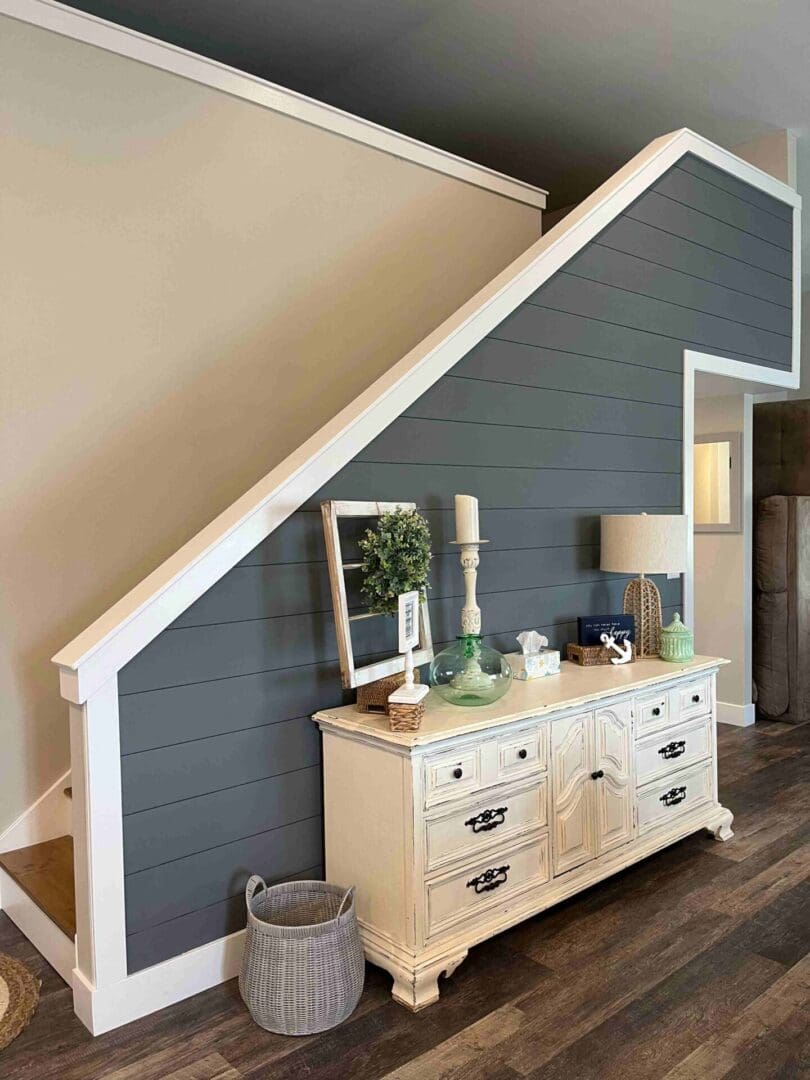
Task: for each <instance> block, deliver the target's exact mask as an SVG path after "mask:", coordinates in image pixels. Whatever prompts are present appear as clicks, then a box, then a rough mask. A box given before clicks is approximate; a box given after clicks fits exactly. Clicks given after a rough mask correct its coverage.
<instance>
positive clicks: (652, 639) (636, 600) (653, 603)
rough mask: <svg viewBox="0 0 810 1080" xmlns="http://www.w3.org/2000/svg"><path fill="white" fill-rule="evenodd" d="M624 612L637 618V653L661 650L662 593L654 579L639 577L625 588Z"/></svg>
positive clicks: (654, 652)
mask: <svg viewBox="0 0 810 1080" xmlns="http://www.w3.org/2000/svg"><path fill="white" fill-rule="evenodd" d="M624 613H625V615H632V616H633V618H634V619H635V620H636V655H637V656H639V657H644V656H658V654H659V652H660V651H661V594H660V593H659V591H658V587H657V585H656V584H655V582H654V581H650V579H649V578H645V577H637V578H634V579H633V581H631V582H630V583H629V585H628V586H627V588H626V589H625V590H624Z"/></svg>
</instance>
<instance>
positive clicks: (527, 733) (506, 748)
mask: <svg viewBox="0 0 810 1080" xmlns="http://www.w3.org/2000/svg"><path fill="white" fill-rule="evenodd" d="M547 768H548V725H547V724H540V725H538V726H537V727H533V728H528V729H527V730H524V731H518V732H514V731H513V732H512V733H511V734H509V735H502V736H501V737H500V738H499V739H498V779H499V780H513V779H518V778H519V777H521V776H529V775H531V774H533V773H537V772H544V771H545V770H546V769H547Z"/></svg>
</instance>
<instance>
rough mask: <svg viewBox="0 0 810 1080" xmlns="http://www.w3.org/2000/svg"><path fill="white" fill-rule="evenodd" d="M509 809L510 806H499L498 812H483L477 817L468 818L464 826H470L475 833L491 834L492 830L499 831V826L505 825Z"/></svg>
mask: <svg viewBox="0 0 810 1080" xmlns="http://www.w3.org/2000/svg"><path fill="white" fill-rule="evenodd" d="M508 809H509V807H508V806H499V807H498V808H497V810H482V811H481V813H480V814H476V815H475V817H471V818H467V820H466V821H465V822H464V824H465V825H469V826H470V828H471V829H472V831H473V832H474V833H480V832H490V831H491V830H492V829H497V828H498V826H499V825H503V823H504V822H505V821H506V812H507V810H508Z"/></svg>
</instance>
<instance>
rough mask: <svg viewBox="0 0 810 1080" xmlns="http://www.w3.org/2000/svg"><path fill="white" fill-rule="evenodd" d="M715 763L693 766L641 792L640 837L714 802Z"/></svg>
mask: <svg viewBox="0 0 810 1080" xmlns="http://www.w3.org/2000/svg"><path fill="white" fill-rule="evenodd" d="M712 784H713V773H712V763H711V761H707V762H705V763H704V764H702V765H693V766H692V768H690V769H684V770H683V771H682V772H677V773H672V774H671V775H669V776H666V777H664V778H663V779H662V780H657V781H656V782H655V783H653V784H648V785H647V786H646V787H644V788H641V789H640V790H639V792H638V795H637V797H638V832H639V836H642V835H643V834H644V833H646V832H649V831H650V830H651V829H655V828H658V827H660V826H663V825H666V824H668V823H669V822H670V821H672V820H674V819H676V818H679V817H683V816H685V815H686V814H689V813H691V811H692V810H695V809H696V808H697V807H699V806H701V805H702V804H703V803H708V802H711V799H712Z"/></svg>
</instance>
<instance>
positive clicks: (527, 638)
mask: <svg viewBox="0 0 810 1080" xmlns="http://www.w3.org/2000/svg"><path fill="white" fill-rule="evenodd" d="M517 639H518V642H519V643H520V648H521V649H522V651H523V655H524V656H531V655H536V654H537V653H539V652H540V650H541V649H545V648H547V646H548V638H547V637H546V636H545V634H538V633H537V631H536V630H523V631H522V632H521V633H520V634H518V636H517Z"/></svg>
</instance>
